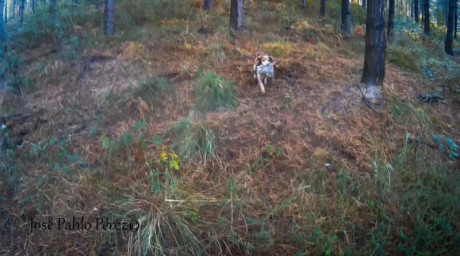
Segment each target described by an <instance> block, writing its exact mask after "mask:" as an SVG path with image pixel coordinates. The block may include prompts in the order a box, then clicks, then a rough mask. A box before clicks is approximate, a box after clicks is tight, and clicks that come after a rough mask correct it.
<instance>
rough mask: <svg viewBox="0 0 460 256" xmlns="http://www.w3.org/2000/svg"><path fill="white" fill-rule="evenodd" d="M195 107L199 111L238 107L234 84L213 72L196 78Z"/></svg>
mask: <svg viewBox="0 0 460 256" xmlns="http://www.w3.org/2000/svg"><path fill="white" fill-rule="evenodd" d="M195 99H196V107H197V109H198V110H200V111H213V110H219V109H225V108H228V109H231V108H235V107H237V106H238V100H237V99H236V87H235V84H234V83H232V82H230V81H227V80H225V79H223V78H221V77H219V76H217V75H216V74H215V73H213V72H207V73H205V74H202V75H200V76H199V77H198V80H197V82H196V88H195Z"/></svg>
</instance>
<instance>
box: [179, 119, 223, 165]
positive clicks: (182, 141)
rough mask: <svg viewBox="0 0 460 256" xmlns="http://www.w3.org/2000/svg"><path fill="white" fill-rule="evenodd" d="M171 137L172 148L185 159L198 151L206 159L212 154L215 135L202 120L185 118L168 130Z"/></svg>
mask: <svg viewBox="0 0 460 256" xmlns="http://www.w3.org/2000/svg"><path fill="white" fill-rule="evenodd" d="M170 132H171V135H172V137H173V140H174V142H173V145H172V148H173V150H174V151H176V152H177V153H178V154H179V155H180V156H181V157H183V158H185V159H187V158H190V157H192V156H194V155H195V153H197V152H200V153H201V154H202V156H203V158H204V160H205V161H206V159H207V158H208V157H213V156H214V149H215V136H214V133H213V131H212V130H209V129H207V128H206V125H205V124H204V123H203V122H198V121H192V120H190V119H185V120H183V121H181V122H180V123H178V124H176V125H175V126H173V127H172V128H171V130H170Z"/></svg>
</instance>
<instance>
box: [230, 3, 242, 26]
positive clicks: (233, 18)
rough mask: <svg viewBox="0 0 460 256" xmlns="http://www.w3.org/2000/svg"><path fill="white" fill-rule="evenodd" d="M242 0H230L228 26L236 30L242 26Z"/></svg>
mask: <svg viewBox="0 0 460 256" xmlns="http://www.w3.org/2000/svg"><path fill="white" fill-rule="evenodd" d="M243 3H244V1H243V0H232V2H231V9H230V26H231V27H232V28H233V29H235V30H238V29H240V28H242V27H243Z"/></svg>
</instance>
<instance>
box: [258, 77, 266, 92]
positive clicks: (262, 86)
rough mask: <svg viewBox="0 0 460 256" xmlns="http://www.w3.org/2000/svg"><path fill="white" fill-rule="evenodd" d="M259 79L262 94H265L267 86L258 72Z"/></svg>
mask: <svg viewBox="0 0 460 256" xmlns="http://www.w3.org/2000/svg"><path fill="white" fill-rule="evenodd" d="M257 81H258V82H259V86H260V92H261V93H262V94H265V87H264V83H263V82H262V77H261V76H260V75H259V74H257Z"/></svg>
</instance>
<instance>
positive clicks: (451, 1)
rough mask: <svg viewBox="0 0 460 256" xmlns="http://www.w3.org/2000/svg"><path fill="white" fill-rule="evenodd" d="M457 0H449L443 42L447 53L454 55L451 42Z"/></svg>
mask: <svg viewBox="0 0 460 256" xmlns="http://www.w3.org/2000/svg"><path fill="white" fill-rule="evenodd" d="M456 4H457V0H449V13H448V14H447V35H446V41H445V44H444V51H445V52H446V53H447V54H449V55H454V50H453V48H452V44H453V42H454V20H455V19H454V15H455V14H454V12H455V11H456V10H455V5H456Z"/></svg>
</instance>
